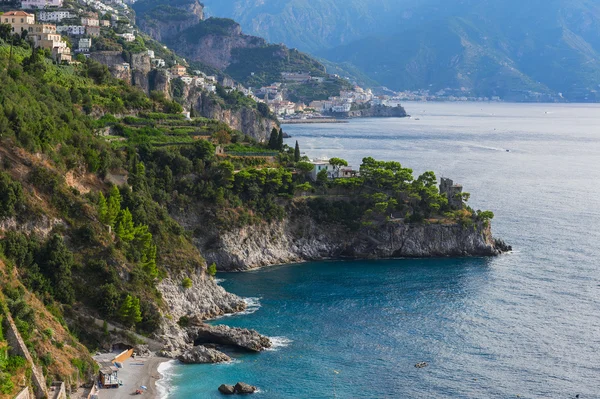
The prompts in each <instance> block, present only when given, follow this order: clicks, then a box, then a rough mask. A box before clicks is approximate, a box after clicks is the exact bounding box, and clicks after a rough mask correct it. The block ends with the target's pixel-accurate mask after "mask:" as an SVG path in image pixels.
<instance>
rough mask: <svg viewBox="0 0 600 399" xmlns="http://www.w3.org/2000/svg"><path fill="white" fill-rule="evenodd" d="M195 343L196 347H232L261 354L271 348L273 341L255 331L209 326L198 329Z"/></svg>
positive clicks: (205, 325)
mask: <svg viewBox="0 0 600 399" xmlns="http://www.w3.org/2000/svg"><path fill="white" fill-rule="evenodd" d="M194 343H195V344H196V345H202V344H219V345H231V346H235V347H238V348H241V349H246V350H249V351H253V352H260V351H262V350H264V349H267V348H270V347H271V340H270V339H269V338H268V337H265V336H264V335H260V334H259V333H258V332H256V331H254V330H247V329H245V328H232V327H227V326H223V325H219V326H211V325H208V324H204V325H202V326H200V327H198V330H197V333H196V339H195V341H194Z"/></svg>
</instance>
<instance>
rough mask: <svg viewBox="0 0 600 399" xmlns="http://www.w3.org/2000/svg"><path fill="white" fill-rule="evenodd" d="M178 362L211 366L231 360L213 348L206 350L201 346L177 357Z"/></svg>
mask: <svg viewBox="0 0 600 399" xmlns="http://www.w3.org/2000/svg"><path fill="white" fill-rule="evenodd" d="M178 359H179V361H180V362H182V363H185V364H211V363H223V362H229V361H231V358H230V357H229V356H227V355H226V354H224V353H223V352H220V351H218V350H216V349H213V348H207V347H206V346H203V345H198V346H195V347H194V348H193V349H191V350H188V351H186V352H185V353H183V354H182V355H180V356H179V357H178Z"/></svg>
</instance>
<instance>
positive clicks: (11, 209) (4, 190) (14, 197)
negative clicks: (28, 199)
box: [0, 172, 25, 217]
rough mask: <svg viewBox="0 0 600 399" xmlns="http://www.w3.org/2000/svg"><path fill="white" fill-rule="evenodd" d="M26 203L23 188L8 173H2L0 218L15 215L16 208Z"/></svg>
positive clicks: (0, 175)
mask: <svg viewBox="0 0 600 399" xmlns="http://www.w3.org/2000/svg"><path fill="white" fill-rule="evenodd" d="M24 201H25V198H24V196H23V188H22V187H21V184H20V183H19V182H16V181H14V180H13V179H12V178H11V177H10V176H9V175H8V174H7V173H4V172H2V173H0V217H10V216H14V215H15V207H16V206H17V205H22V204H23V202H24Z"/></svg>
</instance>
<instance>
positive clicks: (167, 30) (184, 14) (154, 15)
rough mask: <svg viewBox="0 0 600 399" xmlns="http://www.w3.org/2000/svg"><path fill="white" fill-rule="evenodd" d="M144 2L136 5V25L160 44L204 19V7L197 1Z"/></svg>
mask: <svg viewBox="0 0 600 399" xmlns="http://www.w3.org/2000/svg"><path fill="white" fill-rule="evenodd" d="M154 3H155V2H153V1H147V0H142V1H138V2H136V3H134V5H133V9H134V10H135V12H136V13H137V18H136V24H137V25H138V26H139V27H140V29H142V30H143V31H144V32H146V33H147V34H148V35H150V36H151V37H152V38H153V39H154V40H157V41H159V42H162V41H165V40H167V39H169V38H171V37H173V36H175V35H177V34H178V33H180V32H182V31H184V30H186V29H187V28H189V27H191V26H194V25H196V24H197V23H198V22H200V21H202V20H203V19H204V6H203V5H202V4H201V3H199V2H198V1H197V0H190V1H187V2H186V1H183V2H181V1H180V2H170V4H168V5H167V4H159V5H156V4H154Z"/></svg>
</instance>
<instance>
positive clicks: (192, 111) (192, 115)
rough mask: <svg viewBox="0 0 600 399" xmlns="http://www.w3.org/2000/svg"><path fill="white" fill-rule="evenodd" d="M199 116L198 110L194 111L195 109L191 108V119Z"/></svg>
mask: <svg viewBox="0 0 600 399" xmlns="http://www.w3.org/2000/svg"><path fill="white" fill-rule="evenodd" d="M197 116H198V115H196V110H195V109H194V107H190V119H194V118H196V117H197Z"/></svg>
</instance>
